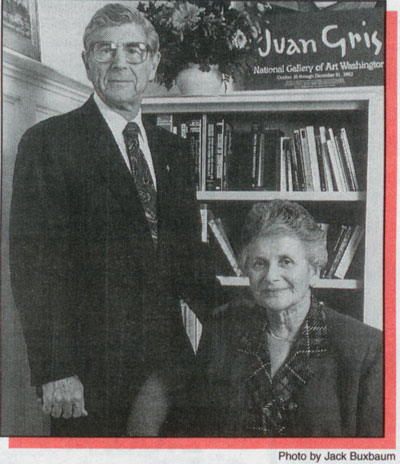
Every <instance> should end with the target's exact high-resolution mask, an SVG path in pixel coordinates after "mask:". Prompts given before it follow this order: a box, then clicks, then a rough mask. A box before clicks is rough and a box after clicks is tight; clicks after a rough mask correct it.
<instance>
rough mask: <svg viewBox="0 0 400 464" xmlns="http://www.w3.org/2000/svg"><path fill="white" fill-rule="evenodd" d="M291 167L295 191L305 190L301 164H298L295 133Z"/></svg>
mask: <svg viewBox="0 0 400 464" xmlns="http://www.w3.org/2000/svg"><path fill="white" fill-rule="evenodd" d="M291 169H292V183H293V191H295V192H298V191H301V190H303V187H302V182H301V180H300V171H301V167H300V168H299V164H298V155H297V151H296V139H295V135H293V139H292V151H291Z"/></svg>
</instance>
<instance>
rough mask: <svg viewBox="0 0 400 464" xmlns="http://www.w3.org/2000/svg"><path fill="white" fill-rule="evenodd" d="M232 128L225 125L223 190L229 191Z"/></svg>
mask: <svg viewBox="0 0 400 464" xmlns="http://www.w3.org/2000/svg"><path fill="white" fill-rule="evenodd" d="M232 134H233V129H232V126H231V125H230V124H228V123H225V138H224V169H223V189H224V190H228V167H229V163H230V162H231V158H232Z"/></svg>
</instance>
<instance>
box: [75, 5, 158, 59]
mask: <svg viewBox="0 0 400 464" xmlns="http://www.w3.org/2000/svg"><path fill="white" fill-rule="evenodd" d="M123 24H137V25H138V26H141V27H142V28H143V30H144V32H145V34H146V37H147V40H148V41H149V43H148V45H149V46H150V48H151V51H152V53H157V52H158V49H159V43H160V40H159V37H158V34H157V32H156V30H155V29H154V26H153V25H152V24H151V22H150V21H149V20H148V19H147V18H146V17H145V16H144V15H143V14H142V13H141V12H140V11H137V10H133V9H131V8H128V7H126V6H124V5H121V4H120V3H111V4H108V5H106V6H104V7H103V8H100V9H99V10H97V11H96V13H95V14H94V15H93V17H92V19H91V20H90V22H89V24H88V25H87V26H86V29H85V33H84V34H83V46H84V47H85V51H86V52H88V51H89V47H90V39H91V36H92V35H93V34H94V33H95V32H96V31H98V30H99V29H103V28H105V27H116V26H122V25H123Z"/></svg>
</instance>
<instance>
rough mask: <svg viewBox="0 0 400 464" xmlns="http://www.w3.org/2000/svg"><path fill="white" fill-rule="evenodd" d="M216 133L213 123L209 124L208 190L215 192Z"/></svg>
mask: <svg viewBox="0 0 400 464" xmlns="http://www.w3.org/2000/svg"><path fill="white" fill-rule="evenodd" d="M214 132H215V126H214V124H213V123H208V124H207V155H206V157H207V160H206V165H207V177H206V188H207V190H214Z"/></svg>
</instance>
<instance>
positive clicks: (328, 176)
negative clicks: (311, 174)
mask: <svg viewBox="0 0 400 464" xmlns="http://www.w3.org/2000/svg"><path fill="white" fill-rule="evenodd" d="M315 139H316V142H317V153H318V156H319V157H320V161H322V166H321V165H320V172H322V173H323V174H322V179H323V180H322V179H321V188H322V182H323V183H324V187H325V190H326V191H327V192H333V191H334V184H333V178H332V167H331V164H330V161H329V153H328V147H327V144H326V141H325V143H324V144H323V143H322V139H321V135H316V137H315Z"/></svg>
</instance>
